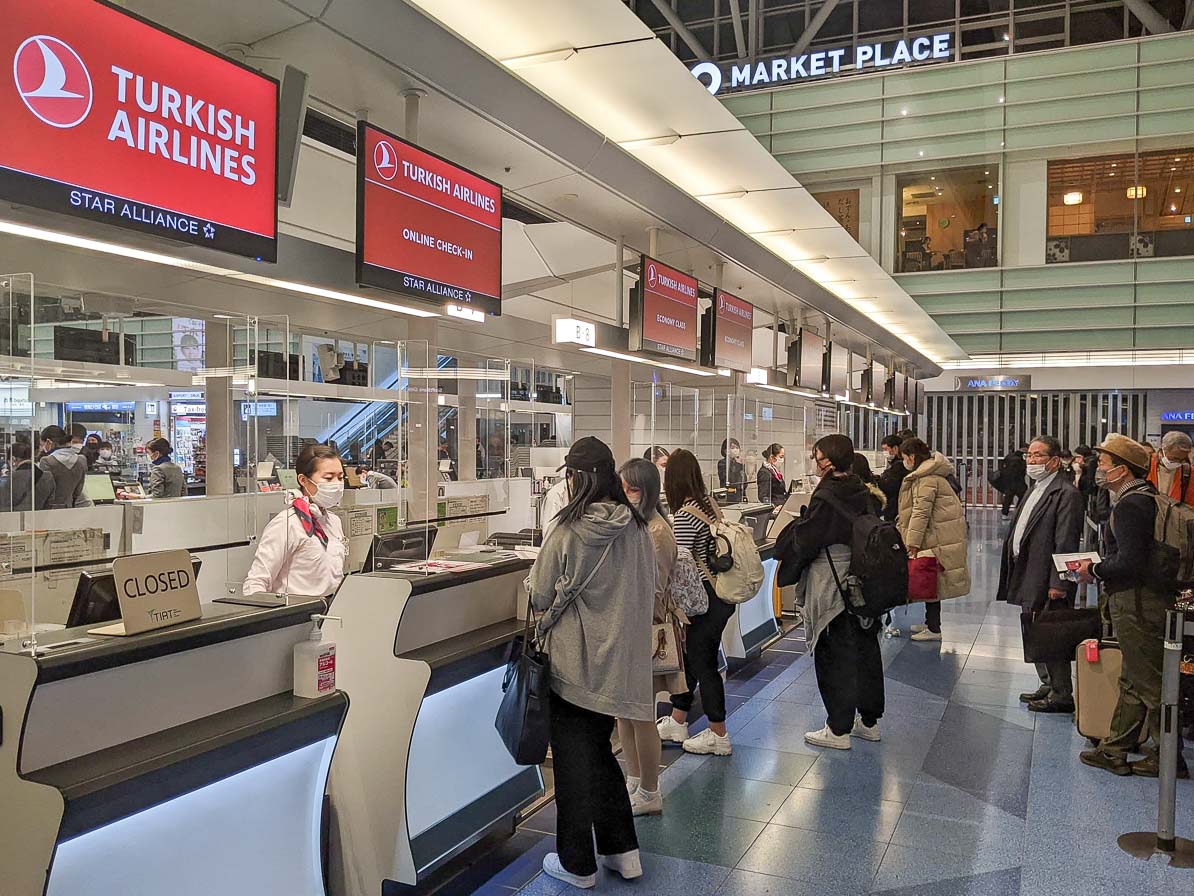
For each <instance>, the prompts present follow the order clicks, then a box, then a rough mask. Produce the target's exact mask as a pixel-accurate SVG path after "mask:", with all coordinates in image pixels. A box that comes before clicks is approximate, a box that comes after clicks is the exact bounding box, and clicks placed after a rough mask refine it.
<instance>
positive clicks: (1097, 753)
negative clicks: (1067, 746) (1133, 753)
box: [1078, 750, 1132, 777]
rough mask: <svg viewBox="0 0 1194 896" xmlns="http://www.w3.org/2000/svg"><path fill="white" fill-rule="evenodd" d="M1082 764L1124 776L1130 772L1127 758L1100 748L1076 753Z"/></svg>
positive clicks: (1130, 768)
mask: <svg viewBox="0 0 1194 896" xmlns="http://www.w3.org/2000/svg"><path fill="white" fill-rule="evenodd" d="M1078 758H1079V759H1081V760H1082V763H1083V764H1084V765H1089V766H1091V767H1092V768H1101V769H1103V771H1107V772H1111V774H1113V775H1119V776H1120V777H1124V776H1126V775H1130V774H1132V767H1131V766H1130V765H1128V760H1126V759H1124V758H1123V757H1122V756H1112V755H1111V754H1110V753H1104V752H1103V751H1102V750H1085V751H1084V752H1082V753H1080V754H1079V755H1078Z"/></svg>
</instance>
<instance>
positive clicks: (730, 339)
mask: <svg viewBox="0 0 1194 896" xmlns="http://www.w3.org/2000/svg"><path fill="white" fill-rule="evenodd" d="M713 312H714V313H713V365H714V366H715V367H728V368H729V369H730V370H741V371H743V372H747V373H749V372H750V368H751V362H752V361H753V360H754V327H755V306H754V305H752V304H751V303H750V302H746V301H743V300H742V299H740V298H738V297H737V296H734V295H731V294H730V293H728V292H722V291H721V290H720V289H719V290H717V292H716V293H715V294H714V296H713Z"/></svg>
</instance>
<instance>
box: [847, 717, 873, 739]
mask: <svg viewBox="0 0 1194 896" xmlns="http://www.w3.org/2000/svg"><path fill="white" fill-rule="evenodd" d="M850 736H851V737H860V738H862V739H863V740H869V741H870V742H871V743H873V744H877V743H879V740H880V737H879V723H878V722H876V723H875V724H874V725H864V724H862V717H861V716H860V717H859V718H857V719H855V720H854V730H853V731H851V732H850Z"/></svg>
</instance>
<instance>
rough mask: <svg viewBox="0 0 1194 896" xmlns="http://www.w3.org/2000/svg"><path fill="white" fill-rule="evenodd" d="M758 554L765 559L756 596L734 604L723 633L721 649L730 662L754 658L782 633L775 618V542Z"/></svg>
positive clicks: (765, 545) (762, 548)
mask: <svg viewBox="0 0 1194 896" xmlns="http://www.w3.org/2000/svg"><path fill="white" fill-rule="evenodd" d="M759 556H760V557H761V558H762V559H763V584H762V585H760V586H759V590H758V592H757V593H756V594H755V596H754V597H752V598H751V599H750V600H748V601H744V602H743V603H740V604H738V605H737V606H736V607H734V615H733V616H731V617H730V621H729V622H727V623H726V627H725V631H724V632H723V633H722V636H721V646H722V650H724V651H725V655H726V661H727V662H728V663H729V664H730V665H731V666H734V665H741V664H742V663H744V662H747V661H748V660H752V659H754V658H755V657H757V656H758V655H759V654H760V653H762V651H763V648H764V647H765V646H766V645H767V644H768V643H769V642H770V641H771V640H772V639H774V638H775V637H776V636H777V635H779V622H778V621H777V620H776V618H775V574H776V572H777V571H778V569H779V561H778V560H776V559H775V542H774V541H766V542H763V543H762V544H760V545H759Z"/></svg>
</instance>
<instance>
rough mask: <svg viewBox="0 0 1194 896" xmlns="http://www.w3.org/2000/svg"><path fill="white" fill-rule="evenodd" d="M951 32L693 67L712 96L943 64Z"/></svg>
mask: <svg viewBox="0 0 1194 896" xmlns="http://www.w3.org/2000/svg"><path fill="white" fill-rule="evenodd" d="M952 37H953V36H952V35H951V34H950V33H949V32H944V33H942V34H932V35H928V36H924V37H912V38H907V39H905V40H894V41H886V42H883V43H876V44H860V45H859V46H858V47H857V48H855V49H854V50H853V51H851V48H849V47H841V48H839V49H835V50H817V51H815V52H813V53H805V54H803V55H800V56H773V57H770V58H767V59H759V60H757V61H753V62H752V61H746V62H722V63H718V62H701V63H699V64H697V65H694V66H693V67H692V69H691V71H692V74H693V76H694V77H695V78H697V80H699V81H700V82H701V83H702V84H704V85H705V87H706V88H708V90H709V92H710V93H712V94H717V93H733V92H735V91H742V90H758V89H760V88H763V87H781V86H785V85H790V84H799V83H802V82H804V81H813V80H816V79H818V78H828V77H831V76H833V75H842V74H850V73H858V72H863V71H868V70H871V69H884V68H889V67H891V66H896V65H910V64H914V63H925V62H944V61H948V60H949V59H952V58H953V48H952V46H951V42H952Z"/></svg>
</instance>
